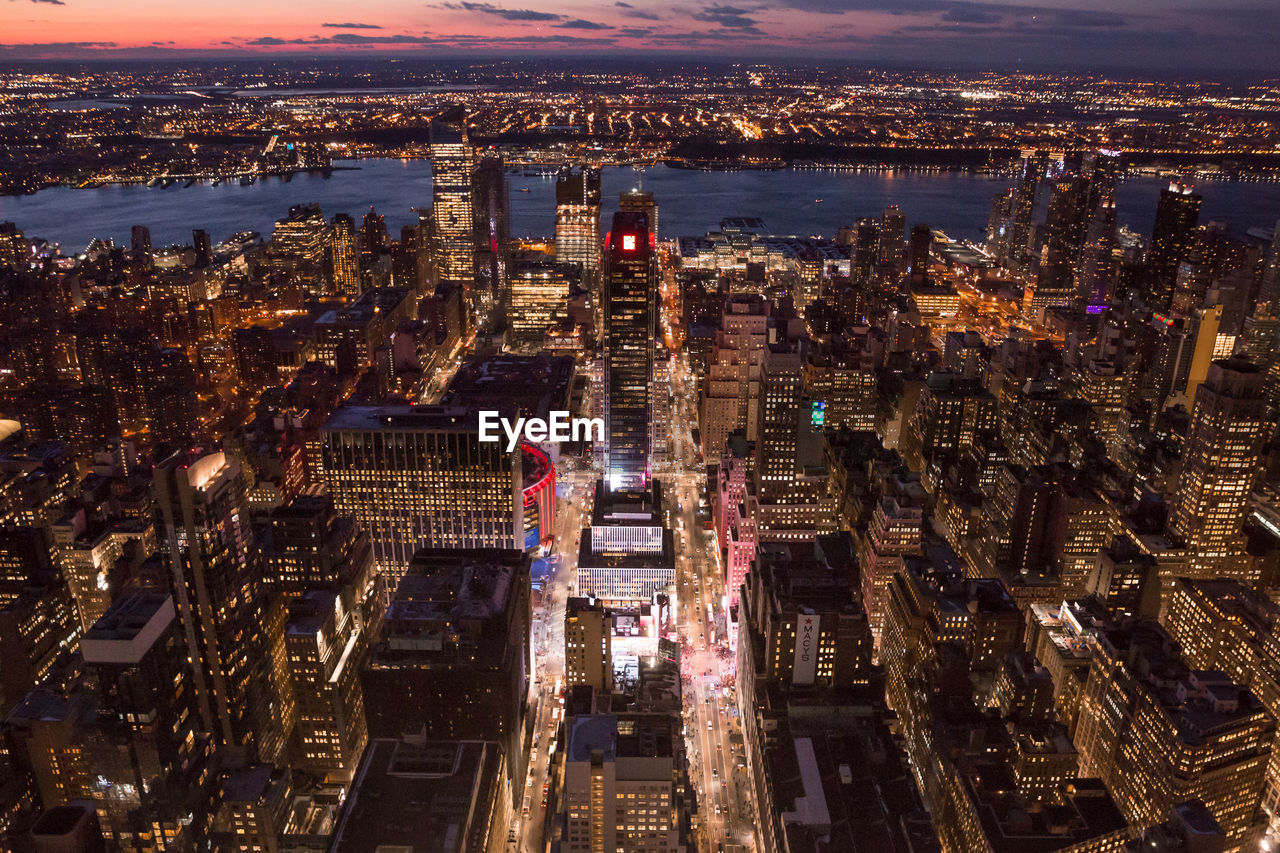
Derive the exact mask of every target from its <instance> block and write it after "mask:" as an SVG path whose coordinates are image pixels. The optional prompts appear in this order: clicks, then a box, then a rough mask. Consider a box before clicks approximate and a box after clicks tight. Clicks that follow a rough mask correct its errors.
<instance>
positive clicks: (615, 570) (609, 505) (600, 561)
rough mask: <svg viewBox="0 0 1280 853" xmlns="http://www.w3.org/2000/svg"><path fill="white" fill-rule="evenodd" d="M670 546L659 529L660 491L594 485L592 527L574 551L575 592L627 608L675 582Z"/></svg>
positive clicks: (658, 488)
mask: <svg viewBox="0 0 1280 853" xmlns="http://www.w3.org/2000/svg"><path fill="white" fill-rule="evenodd" d="M675 560H676V558H675V542H674V538H673V537H672V534H671V531H670V530H667V529H666V527H665V525H664V524H663V492H662V486H661V484H659V483H657V482H654V483H652V484H651V485H650V487H649V488H648V489H646V490H643V491H631V492H624V491H617V490H610V489H608V488H607V487H606V486H605V484H604V482H603V481H597V483H596V490H595V500H594V504H593V507H592V515H591V526H590V527H588V528H585V529H584V530H583V531H582V542H581V544H580V546H579V549H578V593H579V594H580V595H590V596H593V597H595V598H598V599H600V600H602V601H603V602H604V603H606V604H609V605H612V606H618V607H629V606H633V605H636V604H643V603H650V602H652V601H653V597H654V595H656V594H666V593H668V592H669V591H670V590H671V588H672V585H673V584H674V583H675Z"/></svg>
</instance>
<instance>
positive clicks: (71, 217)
mask: <svg viewBox="0 0 1280 853" xmlns="http://www.w3.org/2000/svg"><path fill="white" fill-rule="evenodd" d="M337 165H340V166H358V167H359V168H356V169H351V170H344V169H339V170H338V171H335V172H334V173H333V175H332V177H329V178H325V177H323V176H321V175H320V174H315V173H303V174H299V175H297V176H296V177H294V178H293V180H291V181H288V182H286V181H284V180H283V179H281V178H269V179H263V180H259V181H257V182H256V183H254V184H252V185H250V186H240V185H239V184H238V183H235V182H228V183H224V184H221V185H219V186H216V187H215V186H212V185H210V184H196V185H194V186H191V187H183V186H181V185H175V186H171V187H169V188H167V189H164V188H160V187H146V186H143V185H127V186H122V185H113V186H106V187H101V188H96V189H72V188H69V187H56V188H52V189H47V190H42V191H40V192H38V193H35V194H33V195H29V196H6V197H0V221H3V220H12V221H13V222H15V223H17V224H18V227H19V228H21V229H22V231H23V232H24V233H25V234H27V235H28V236H30V237H40V238H44V239H47V240H51V241H55V242H58V243H60V244H61V245H62V247H63V249H64V250H65V251H80V250H82V249H83V248H84V247H85V246H86V245H87V244H88V243H89V241H90V240H91V239H93V238H94V237H104V238H106V237H110V238H112V239H114V240H116V242H117V243H120V244H124V245H127V244H128V240H129V229H130V227H131V226H133V225H136V224H142V225H147V226H148V227H149V228H150V229H151V235H152V241H153V243H154V244H155V245H167V244H170V243H189V242H190V241H191V229H193V228H203V229H205V230H206V231H208V232H209V234H210V235H211V236H212V237H213V238H214V239H215V240H222V239H225V238H226V237H228V236H230V235H231V234H232V233H234V232H236V231H243V230H246V229H251V230H256V231H259V232H261V233H262V234H263V235H264V236H268V235H270V233H271V228H272V223H273V222H274V221H275V220H276V219H279V218H280V217H283V216H284V215H286V214H287V213H288V209H289V206H290V205H291V204H297V203H299V202H318V203H319V204H320V207H321V209H322V210H323V211H324V213H325V215H327V216H332V215H333V214H335V213H343V212H345V213H348V214H350V215H352V216H354V217H356V218H357V219H358V218H359V217H360V216H362V215H363V214H364V212H365V211H366V210H368V208H369V206H370V205H373V206H374V207H376V208H377V210H378V212H379V213H382V214H384V215H385V216H386V221H387V227H388V228H389V229H391V230H392V233H397V232H398V231H399V229H400V227H401V226H403V225H408V224H411V223H413V222H415V221H416V215H415V214H414V213H413V208H414V207H427V206H429V205H430V203H431V164H430V163H429V162H428V161H426V160H390V159H383V160H362V161H358V162H343V163H338V164H337ZM603 178H604V196H605V205H604V214H605V215H604V221H606V222H607V221H608V220H609V217H610V215H611V213H612V211H613V209H614V208H615V207H616V206H617V197H618V193H619V192H620V191H622V190H625V189H631V188H632V187H634V186H636V185H637V184H639V183H642V184H643V187H644V189H646V190H651V191H652V192H653V193H654V194H655V196H656V198H657V201H658V206H659V213H658V221H659V231H660V233H661V235H662V236H663V237H664V238H666V237H671V236H675V235H687V234H703V233H705V232H706V231H708V230H713V229H715V228H716V227H717V226H718V224H719V222H720V219H721V218H722V217H726V216H759V217H761V218H762V219H764V220H765V222H766V224H767V225H768V227H769V228H770V230H772V231H773V232H774V233H778V234H797V235H805V236H809V235H819V236H826V237H830V236H832V235H833V234H834V233H835V230H836V228H838V227H839V226H840V225H846V224H850V223H851V222H852V221H853V219H854V218H855V217H858V216H874V215H879V213H880V212H881V211H883V209H884V207H885V205H887V204H898V205H899V206H900V207H902V209H903V211H904V212H905V213H906V218H907V222H908V223H909V224H913V223H918V222H924V223H927V224H928V225H930V226H932V227H934V228H938V229H941V230H943V231H945V232H947V233H948V234H949V235H950V236H952V237H954V238H957V239H959V238H967V239H974V240H977V239H981V237H982V231H983V228H984V227H985V225H986V221H987V213H988V210H989V207H990V202H991V196H992V195H994V194H995V193H997V192H999V191H1000V190H1001V189H1003V188H1004V187H1005V186H1007V185H1008V179H1007V178H1001V177H990V176H986V175H974V174H969V173H964V172H835V171H816V170H792V169H781V170H778V171H739V172H702V171H688V170H682V169H671V168H667V167H665V166H657V167H653V168H650V169H648V170H646V171H645V172H644V173H643V174H639V173H637V172H635V171H634V170H632V169H630V168H625V167H621V168H619V167H607V168H606V169H605V170H604V176H603ZM508 181H509V183H510V187H511V211H512V217H511V218H512V222H511V233H512V235H513V236H516V237H532V236H549V235H550V234H552V233H553V232H554V230H555V193H554V183H555V182H554V178H551V177H545V176H533V175H522V174H512V175H509V176H508ZM1167 183H1168V182H1167V181H1166V180H1164V179H1159V178H1145V177H1144V178H1133V179H1129V180H1127V181H1125V182H1123V183H1122V184H1121V186H1120V189H1119V193H1118V202H1117V204H1118V210H1119V216H1118V218H1119V221H1120V223H1121V224H1127V225H1128V226H1129V227H1131V228H1133V229H1134V230H1135V231H1137V232H1138V233H1139V234H1141V235H1144V236H1146V235H1149V234H1150V232H1151V223H1152V219H1153V218H1154V215H1155V207H1156V199H1157V197H1158V196H1159V192H1160V189H1161V188H1162V187H1163V186H1165V185H1167ZM523 188H527V189H528V191H527V192H523V191H522V189H523ZM1197 190H1198V191H1199V192H1200V193H1201V194H1202V195H1203V196H1204V209H1203V212H1202V214H1201V222H1207V221H1209V220H1213V219H1217V220H1222V221H1225V222H1226V223H1227V224H1228V226H1230V228H1231V229H1232V231H1233V232H1234V233H1236V234H1237V235H1239V236H1243V235H1244V233H1245V231H1246V230H1247V229H1249V228H1264V229H1270V228H1271V227H1272V226H1273V225H1274V224H1275V222H1276V220H1277V219H1278V218H1280V183H1274V182H1273V183H1262V182H1256V183H1255V182H1236V181H1221V182H1206V183H1203V184H1200V185H1199V186H1198V187H1197ZM1043 194H1044V191H1043V190H1042V195H1043ZM818 199H821V202H819V201H818Z"/></svg>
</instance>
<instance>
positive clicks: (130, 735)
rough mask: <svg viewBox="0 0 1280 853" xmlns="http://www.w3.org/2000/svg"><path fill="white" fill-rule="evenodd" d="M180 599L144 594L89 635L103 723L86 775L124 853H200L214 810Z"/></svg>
mask: <svg viewBox="0 0 1280 853" xmlns="http://www.w3.org/2000/svg"><path fill="white" fill-rule="evenodd" d="M177 616H178V613H177V608H175V606H174V603H173V598H172V597H171V596H169V595H167V594H163V593H155V592H139V593H133V594H131V595H128V596H125V597H124V598H121V599H120V600H119V601H117V602H116V603H115V604H114V605H112V607H111V609H110V610H108V611H107V612H106V614H105V615H103V617H102V618H101V619H99V620H98V621H97V622H96V623H95V624H94V626H93V627H92V628H91V629H90V630H89V631H88V632H87V633H86V634H85V635H84V640H83V642H82V647H81V649H82V653H83V655H84V664H85V670H86V676H87V680H88V682H89V684H90V686H91V688H92V693H93V695H94V697H95V699H96V705H97V708H96V711H97V713H96V715H95V719H93V722H92V723H90V724H89V725H88V727H87V731H86V733H85V735H84V738H83V741H82V756H83V760H84V768H85V769H86V770H87V771H88V773H89V775H90V777H91V778H95V782H96V784H91V785H89V786H88V787H89V793H91V795H92V800H93V803H94V805H95V806H96V807H97V810H98V816H99V819H100V820H101V821H102V824H103V828H104V830H105V831H106V835H107V836H108V838H110V839H111V840H112V841H113V842H115V843H116V844H118V845H119V849H124V850H154V851H161V850H169V849H182V848H184V847H194V846H195V842H196V840H197V839H199V838H200V836H201V834H202V833H203V830H204V828H205V826H206V825H207V821H208V817H209V813H210V810H211V809H212V807H213V802H212V800H213V793H214V791H213V785H214V779H215V776H214V775H213V772H212V771H213V768H212V766H211V764H212V744H211V743H210V737H209V732H208V730H207V729H205V728H204V726H203V725H202V723H203V722H204V720H203V718H202V717H201V715H200V713H199V710H198V709H197V707H196V705H197V700H198V698H199V697H198V692H197V691H196V690H195V689H194V688H193V686H192V683H191V682H192V671H191V668H190V667H189V666H188V663H187V660H188V656H187V652H186V650H185V649H184V643H183V639H182V634H183V631H184V628H185V626H184V625H183V623H182V621H181V620H179V619H178V618H177Z"/></svg>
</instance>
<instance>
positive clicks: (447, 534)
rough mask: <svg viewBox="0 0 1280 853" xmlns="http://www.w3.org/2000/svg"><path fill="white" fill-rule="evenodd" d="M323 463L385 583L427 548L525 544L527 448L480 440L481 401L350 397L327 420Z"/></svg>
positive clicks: (341, 508)
mask: <svg viewBox="0 0 1280 853" xmlns="http://www.w3.org/2000/svg"><path fill="white" fill-rule="evenodd" d="M321 468H322V472H323V473H322V476H323V478H324V481H325V483H326V484H327V485H328V487H329V493H330V494H331V495H333V499H334V502H335V504H336V506H337V509H338V511H339V512H340V513H342V514H343V515H349V516H351V517H352V518H354V519H355V520H356V523H357V524H358V525H359V526H360V527H361V528H362V529H363V530H364V531H365V532H366V533H368V534H369V538H370V541H371V542H372V544H373V557H374V561H375V562H376V563H377V566H378V569H379V570H380V571H381V572H382V573H383V574H385V575H386V579H387V588H388V589H394V588H395V587H396V585H397V583H398V582H399V580H400V578H401V577H403V576H404V573H405V571H406V570H407V569H408V566H409V561H410V560H411V559H412V558H413V555H414V553H415V552H416V551H417V550H418V549H420V548H516V549H521V548H523V547H524V501H523V494H522V491H521V487H522V482H521V457H520V451H519V449H516V450H515V451H513V452H511V453H508V452H507V451H506V444H505V443H504V442H502V441H496V442H484V443H482V442H480V440H479V418H478V415H477V413H476V412H475V411H474V410H471V409H467V408H461V407H441V406H385V407H369V406H344V407H343V408H341V409H339V410H338V411H336V412H335V413H334V414H333V416H332V417H331V418H330V419H329V421H328V423H326V424H325V426H324V431H323V434H322V436H321Z"/></svg>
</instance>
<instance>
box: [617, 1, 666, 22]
mask: <svg viewBox="0 0 1280 853" xmlns="http://www.w3.org/2000/svg"><path fill="white" fill-rule="evenodd" d="M613 5H614V6H616V7H618V8H619V9H625V10H626V11H625V12H624V13H623V14H625V15H626V16H627V17H628V18H639V19H640V20H642V21H660V20H662V16H661V15H659V14H658V13H657V12H650V11H648V10H647V9H637V8H636V7H635V6H633V5H631V4H630V3H625V2H623V0H616V2H615V3H614V4H613Z"/></svg>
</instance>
